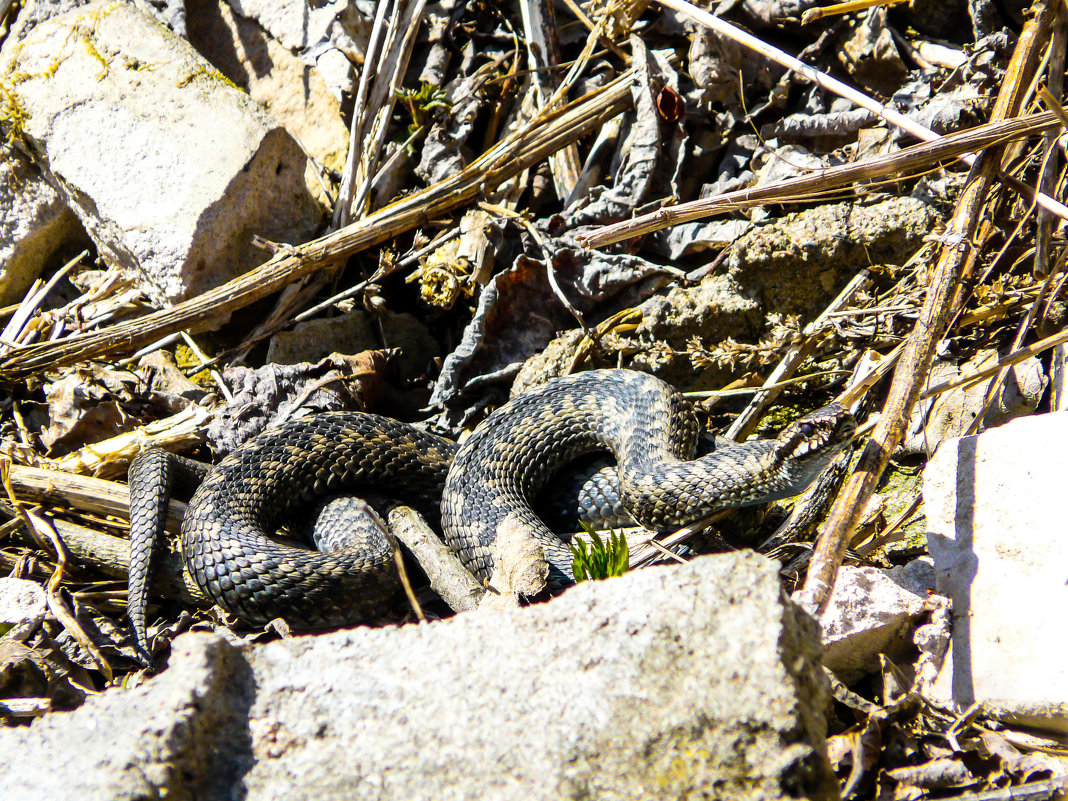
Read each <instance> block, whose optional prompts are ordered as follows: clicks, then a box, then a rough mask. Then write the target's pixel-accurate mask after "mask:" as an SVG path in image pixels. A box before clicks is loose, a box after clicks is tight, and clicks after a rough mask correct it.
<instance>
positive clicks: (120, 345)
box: [0, 70, 633, 382]
mask: <svg viewBox="0 0 1068 801" xmlns="http://www.w3.org/2000/svg"><path fill="white" fill-rule="evenodd" d="M632 78H633V74H632V73H631V72H630V71H629V70H628V71H626V72H624V73H622V74H621V75H620V76H619V77H618V78H616V79H615V80H613V81H611V82H609V83H607V84H605V85H604V86H602V87H600V88H599V89H598V90H597V91H595V92H591V93H590V94H588V95H586V96H585V97H582V98H579V99H578V100H575V101H573V102H572V103H569V104H568V105H567V106H565V107H563V108H561V109H559V110H556V111H552V112H549V113H547V114H544V115H541V116H539V117H538V118H537V119H536V120H533V121H531V122H530V123H528V124H527V125H524V126H523V127H522V128H520V129H519V130H517V131H515V132H514V133H512V134H510V135H509V136H508V137H506V138H505V139H503V140H502V141H501V142H500V143H499V144H497V145H496V146H494V147H493V148H491V149H490V150H489V151H488V152H486V153H485V154H483V155H482V156H481V157H479V158H478V159H476V160H475V161H474V162H473V163H471V164H470V165H468V167H467V168H466V169H464V170H463V171H462V172H460V173H458V174H456V175H454V176H452V177H450V178H447V179H445V180H443V181H439V182H438V183H436V184H434V185H433V186H430V187H427V188H426V189H424V190H423V191H422V192H417V193H415V194H412V195H409V196H407V197H404V198H402V199H400V200H398V201H397V202H396V203H393V204H391V205H389V206H387V207H386V208H384V209H381V210H379V211H376V212H374V213H373V214H371V215H369V216H367V217H366V218H364V219H362V220H359V221H357V222H355V223H353V224H351V225H349V226H346V227H345V228H342V229H340V230H338V231H335V232H333V233H331V234H327V235H326V236H323V237H320V238H319V239H316V240H313V241H311V242H308V243H306V244H304V245H301V246H299V247H295V248H292V249H288V250H286V251H284V252H279V253H277V254H275V256H274V257H273V258H271V259H270V260H269V261H268V262H266V263H265V264H263V265H261V266H260V267H257V268H256V269H254V270H251V271H250V272H248V273H245V274H244V275H242V276H239V277H237V278H235V279H233V280H232V281H229V282H227V283H226V284H223V285H222V286H219V287H216V288H215V289H212V290H209V291H208V292H205V293H204V294H202V295H200V296H198V297H196V298H193V299H191V300H188V301H185V302H184V303H180V304H178V305H176V306H174V307H172V308H170V309H162V310H160V311H158V312H154V313H152V314H149V315H146V316H144V317H141V318H138V319H136V320H132V321H129V322H124V323H118V324H116V325H112V326H109V327H107V328H105V329H103V330H101V331H97V332H93V333H88V334H82V335H79V336H75V337H71V338H69V339H65V340H59V341H56V342H45V343H40V344H37V345H28V346H23V347H17V348H13V349H12V350H11V352H9V353H8V354H6V355H5V356H4V357H3V358H2V359H0V381H5V382H16V381H21V380H23V379H25V378H27V377H29V376H32V375H34V374H36V373H39V372H40V371H41V370H44V369H51V368H55V367H60V366H63V365H67V364H73V363H74V362H77V361H80V360H83V359H89V358H94V357H99V356H103V355H106V354H110V353H116V352H123V353H128V352H130V351H133V350H136V349H137V348H139V347H141V346H142V345H144V344H147V343H149V342H152V341H154V340H156V339H159V338H161V337H164V336H166V335H168V334H170V333H173V332H175V331H180V330H182V329H184V328H190V327H193V326H195V325H197V324H198V323H199V324H200V325H201V326H203V325H205V324H206V323H207V322H208V321H210V320H211V319H213V318H216V317H218V316H219V315H221V314H226V313H229V312H232V311H234V310H236V309H240V308H244V307H245V306H247V305H249V304H250V303H254V302H255V301H257V300H260V299H261V298H264V297H267V296H268V295H271V294H273V293H275V292H277V291H278V290H280V289H282V288H283V287H285V286H286V285H287V284H290V283H292V282H293V281H297V280H299V279H301V278H303V277H304V276H306V275H310V274H312V273H314V272H315V271H317V270H320V269H322V268H323V267H325V266H327V265H329V264H331V263H334V262H336V261H337V260H339V259H344V258H348V257H349V256H351V255H353V254H355V253H358V252H360V251H361V250H364V249H366V248H369V247H371V246H373V245H376V244H378V243H380V242H384V241H386V240H388V239H391V238H392V237H395V236H397V235H399V234H401V233H403V232H405V231H408V230H410V229H412V228H415V227H416V226H418V225H421V224H423V223H425V222H426V221H428V220H434V219H438V218H440V217H443V216H445V215H448V214H451V213H452V212H454V211H456V210H457V209H460V208H462V207H464V206H466V205H467V204H469V203H470V202H471V201H473V200H474V199H475V198H477V197H478V196H479V195H481V194H483V193H484V192H486V191H489V190H492V189H493V188H495V187H497V186H499V185H500V184H501V183H502V182H504V181H505V180H507V179H508V178H510V177H511V176H513V175H517V174H518V173H520V172H522V171H523V170H525V169H527V168H528V167H531V166H533V165H535V164H538V163H539V162H541V161H542V160H543V159H545V158H547V157H548V156H549V155H550V154H552V153H555V152H556V151H557V150H559V149H560V148H561V147H563V146H565V145H567V144H569V143H571V142H574V141H576V140H578V139H581V138H582V137H584V136H586V135H587V134H590V133H592V132H594V131H596V130H597V129H598V128H600V127H601V126H602V125H604V124H605V123H606V122H607V121H608V120H610V119H612V118H613V117H615V116H616V115H618V114H621V113H622V112H623V111H624V110H625V109H626V108H627V107H628V106H629V105H630V82H631V80H632Z"/></svg>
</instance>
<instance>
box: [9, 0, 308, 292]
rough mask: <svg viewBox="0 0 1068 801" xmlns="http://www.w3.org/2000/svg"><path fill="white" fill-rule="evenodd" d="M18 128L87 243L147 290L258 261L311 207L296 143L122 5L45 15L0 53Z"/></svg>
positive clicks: (195, 285) (193, 282) (180, 43)
mask: <svg viewBox="0 0 1068 801" xmlns="http://www.w3.org/2000/svg"><path fill="white" fill-rule="evenodd" d="M0 74H4V75H7V76H9V78H11V77H12V76H14V78H13V79H12V80H10V81H9V82H8V83H9V86H10V88H11V97H10V98H9V103H11V104H12V105H14V106H17V107H18V108H19V109H20V111H21V113H22V116H20V117H19V130H18V134H20V135H21V136H23V137H24V138H25V140H26V142H27V143H28V145H29V147H30V148H32V150H33V151H34V155H35V158H36V159H37V160H38V161H39V162H40V163H41V164H42V166H43V168H44V169H46V170H48V171H49V173H50V175H51V180H52V181H53V182H54V183H55V184H56V185H57V186H58V187H59V189H60V190H61V192H62V193H63V194H64V195H65V197H66V201H67V203H68V204H69V205H70V207H71V208H72V209H73V210H74V212H75V213H76V214H77V215H78V217H79V219H80V220H81V221H82V224H83V226H84V227H85V229H86V231H87V232H88V233H89V235H90V237H92V239H93V240H94V241H95V242H96V244H97V246H98V248H99V250H100V252H101V254H102V255H103V256H104V257H105V258H106V259H107V260H109V261H111V262H113V263H115V264H117V265H119V266H122V267H126V268H131V269H133V270H135V271H137V272H139V273H140V274H141V275H142V276H143V277H144V278H145V279H146V282H147V283H146V288H147V289H148V291H149V293H150V294H151V295H152V296H153V297H154V298H156V299H157V300H164V301H175V300H181V299H184V298H187V297H189V296H191V295H194V294H197V293H199V292H201V291H203V290H205V289H208V288H210V287H213V286H216V285H218V284H220V283H223V282H225V281H227V280H229V279H231V278H233V277H234V276H236V275H238V274H240V273H242V272H245V271H246V270H248V269H249V268H251V267H253V266H255V265H256V264H258V263H259V262H261V261H263V260H264V258H265V257H264V254H263V252H262V251H259V250H256V249H254V248H253V247H252V243H251V239H252V235H253V234H260V235H261V236H264V237H266V238H267V239H270V240H274V241H279V242H288V243H294V242H298V241H303V240H304V239H305V238H307V237H308V236H310V235H311V233H312V232H313V230H314V227H315V226H316V225H317V224H318V222H319V219H320V212H319V209H318V207H317V206H316V205H315V203H314V200H313V199H312V197H311V195H310V193H309V190H308V189H307V187H306V185H305V181H304V173H305V168H306V166H307V158H306V157H305V156H304V154H303V153H302V152H301V150H300V148H299V146H298V145H297V143H296V142H295V141H294V140H293V138H292V137H291V136H290V135H289V134H288V133H286V131H285V130H284V129H283V128H282V127H281V126H280V125H279V124H278V123H277V122H275V121H274V120H273V119H272V118H271V117H270V116H269V115H268V114H266V113H265V112H264V111H263V110H262V109H260V108H259V107H258V106H257V105H256V104H255V103H254V102H253V101H252V100H251V99H250V98H249V97H248V96H247V95H245V94H244V93H242V92H241V91H240V90H238V89H237V88H236V87H234V86H233V85H232V84H230V83H229V82H228V81H227V80H226V79H225V78H223V76H222V75H220V74H219V73H218V72H217V71H216V70H215V69H214V68H213V67H212V66H211V65H210V64H208V63H207V62H206V61H205V60H204V59H203V58H201V57H200V56H199V55H198V54H197V53H196V51H195V50H193V48H192V47H191V46H190V45H189V44H188V43H187V42H185V41H184V40H182V39H180V38H178V37H177V36H175V35H174V34H172V33H170V32H169V31H168V30H167V29H166V28H164V27H163V26H161V25H160V24H159V23H157V22H156V21H155V20H153V19H152V18H151V17H149V16H148V15H146V14H144V13H142V12H140V11H139V10H137V9H136V8H134V7H133V6H132V5H130V4H127V3H112V2H96V3H91V4H89V5H86V6H83V7H81V8H77V9H75V10H73V11H70V12H67V13H65V14H61V15H59V16H56V17H52V18H50V19H47V20H45V21H44V22H42V23H40V24H39V25H37V26H36V27H34V28H33V29H32V30H31V31H30V32H29V33H28V34H27V35H26V37H25V38H24V39H23V40H22V41H21V42H18V43H17V44H12V43H10V42H9V43H7V45H6V46H5V47H4V49H3V51H2V52H0Z"/></svg>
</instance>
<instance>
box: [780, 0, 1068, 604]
mask: <svg viewBox="0 0 1068 801" xmlns="http://www.w3.org/2000/svg"><path fill="white" fill-rule="evenodd" d="M1032 8H1033V9H1034V16H1032V17H1031V19H1029V20H1028V22H1027V23H1026V24H1025V25H1024V29H1023V32H1022V33H1021V34H1020V38H1019V40H1018V41H1017V44H1016V50H1015V51H1014V52H1013V56H1012V60H1011V61H1010V62H1009V65H1008V68H1007V69H1006V72H1005V82H1004V83H1003V84H1002V88H1001V92H1000V93H999V94H998V99H997V103H996V104H995V106H994V111H993V113H992V114H991V117H992V119H993V120H994V121H998V120H1004V119H1006V118H1008V117H1010V116H1011V115H1013V114H1014V113H1015V112H1016V109H1017V107H1018V106H1019V103H1020V99H1021V96H1022V95H1023V93H1024V92H1025V91H1026V88H1027V84H1028V83H1029V82H1030V76H1031V73H1032V71H1033V70H1034V64H1035V63H1036V56H1037V54H1038V53H1039V52H1040V51H1041V47H1042V44H1043V42H1044V41H1045V40H1046V38H1047V37H1048V35H1049V30H1050V27H1051V24H1050V23H1051V22H1052V16H1053V15H1052V12H1051V10H1050V8H1049V5H1048V4H1047V2H1046V0H1039V2H1037V3H1035V5H1034V6H1033V7H1032ZM1000 157H1001V148H1000V147H994V148H991V149H990V150H988V151H986V152H984V154H983V156H982V157H981V158H980V159H979V161H978V162H977V163H976V166H975V167H974V168H973V169H972V174H971V176H970V177H969V180H968V183H967V185H966V186H965V187H964V191H963V193H962V194H961V197H960V200H958V202H957V207H956V212H955V213H954V215H953V219H952V221H951V222H950V224H949V226H948V228H947V231H946V235H945V237H944V240H943V241H944V243H945V244H944V245H943V247H942V252H941V255H940V256H939V259H938V263H937V265H936V266H935V269H934V271H933V274H932V277H931V283H930V289H929V290H928V292H927V296H926V298H925V299H924V303H923V308H922V310H921V311H920V316H919V318H918V319H917V320H916V325H915V327H914V328H913V330H912V333H911V334H910V335H909V339H908V342H907V343H906V345H905V349H904V351H903V352H902V354H901V358H900V359H899V360H898V363H897V367H896V369H895V370H894V378H893V381H892V382H891V385H890V392H889V394H888V395H887V398H886V402H885V404H884V405H883V410H882V414H881V416H880V418H879V422H878V424H877V425H876V427H875V431H874V432H873V433H872V437H871V440H870V441H869V442H868V444H867V446H865V448H864V451H863V452H862V453H861V456H860V460H859V462H858V463H857V466H856V468H855V469H854V472H853V474H852V475H851V476H850V477H849V480H848V481H847V483H846V486H845V488H844V489H843V491H842V492H841V494H840V495H839V496H838V500H837V501H836V502H835V505H834V507H833V508H832V509H831V513H830V515H829V516H828V519H827V522H826V523H825V524H824V526H823V529H822V531H821V533H820V538H819V541H818V542H817V544H816V550H815V552H814V553H813V555H812V564H811V567H810V568H809V571H808V575H807V577H806V579H805V585H804V587H803V588H802V589H801V590H800V591H799V592H798V593H797V594H796V595H795V600H796V601H797V602H798V603H799V604H801V606H803V607H804V608H806V609H807V610H808V611H810V612H812V613H813V614H817V615H818V614H819V613H820V612H821V611H822V610H823V609H824V608H825V607H826V605H827V602H828V601H829V600H830V597H831V592H832V590H833V589H834V582H835V579H836V578H837V576H838V568H839V566H840V565H841V563H842V559H843V558H844V556H845V553H846V549H847V548H848V546H849V542H850V538H851V536H852V534H853V531H854V529H855V528H856V526H857V524H858V522H859V520H860V517H861V515H862V514H863V512H864V508H865V506H866V505H867V503H868V500H869V498H870V497H871V494H872V492H873V491H874V490H875V486H876V484H877V483H878V481H879V478H880V477H881V476H882V474H883V470H884V469H885V468H886V464H887V462H888V461H889V459H890V454H891V453H893V452H894V450H895V449H896V448H897V446H898V445H899V444H900V442H901V439H902V437H903V436H904V432H905V426H906V424H907V422H908V418H909V414H910V413H911V411H912V408H913V406H915V404H916V400H917V398H918V397H919V395H920V390H921V389H922V387H923V383H924V382H925V381H926V380H927V376H928V374H929V372H930V369H931V362H932V360H933V359H934V353H935V349H936V348H937V346H938V343H939V342H940V341H941V339H942V337H943V335H944V334H945V331H946V326H947V322H948V320H949V317H950V313H951V311H952V306H953V299H954V297H955V296H956V295H957V290H958V284H959V283H960V280H961V276H962V275H963V273H964V268H965V264H966V262H968V261H969V260H970V259H972V258H974V251H973V249H972V247H973V246H972V239H973V235H974V233H975V230H976V228H977V226H978V222H979V217H980V214H981V212H982V210H983V208H984V207H985V206H986V201H987V196H988V194H989V191H990V188H991V187H992V186H993V184H994V179H995V176H996V173H997V170H998V167H999V161H1000Z"/></svg>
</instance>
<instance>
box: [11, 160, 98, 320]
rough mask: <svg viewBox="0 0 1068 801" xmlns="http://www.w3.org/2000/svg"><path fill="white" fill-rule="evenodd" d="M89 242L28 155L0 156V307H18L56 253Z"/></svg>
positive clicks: (62, 200)
mask: <svg viewBox="0 0 1068 801" xmlns="http://www.w3.org/2000/svg"><path fill="white" fill-rule="evenodd" d="M77 237H80V238H82V239H84V238H85V234H84V233H82V232H81V227H80V226H79V225H78V218H77V217H75V216H74V212H72V211H71V210H70V209H69V208H67V204H66V201H64V199H63V198H62V197H61V196H60V194H59V193H58V192H56V190H55V189H54V188H53V187H52V186H50V185H49V183H48V182H47V181H45V180H44V178H42V177H41V174H40V172H38V170H37V168H36V167H34V166H33V165H32V164H31V163H30V161H29V159H27V158H26V157H25V156H23V155H21V154H19V153H17V152H11V153H9V154H7V155H5V156H3V157H0V306H6V305H8V304H11V303H18V302H19V301H20V300H22V297H23V295H24V294H25V292H26V290H27V289H29V287H30V284H32V283H33V281H34V279H35V278H37V277H38V276H40V274H41V271H42V270H43V269H44V267H45V266H46V264H47V263H48V261H49V259H51V258H52V255H53V254H54V253H55V252H56V251H57V250H58V249H59V248H60V247H61V246H62V245H64V244H65V243H66V242H67V241H69V240H71V239H74V238H77Z"/></svg>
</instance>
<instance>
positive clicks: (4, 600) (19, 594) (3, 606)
mask: <svg viewBox="0 0 1068 801" xmlns="http://www.w3.org/2000/svg"><path fill="white" fill-rule="evenodd" d="M47 612H48V598H47V597H46V596H45V591H44V588H43V587H42V586H41V585H40V584H38V583H37V582H36V581H27V580H26V579H17V578H10V577H8V578H0V635H4V636H7V637H10V638H11V639H16V640H25V639H26V638H27V637H29V636H30V635H31V634H33V632H34V629H36V628H37V627H38V626H39V625H40V623H41V621H42V620H44V617H45V614H46V613H47ZM5 629H6V631H5Z"/></svg>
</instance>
